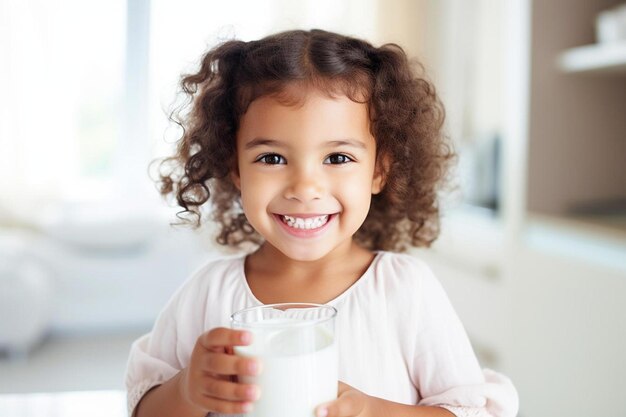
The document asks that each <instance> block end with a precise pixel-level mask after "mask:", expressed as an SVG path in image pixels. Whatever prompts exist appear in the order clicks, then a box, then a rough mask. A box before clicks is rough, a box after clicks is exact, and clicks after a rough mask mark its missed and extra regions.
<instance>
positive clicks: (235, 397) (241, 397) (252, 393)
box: [200, 378, 261, 401]
mask: <svg viewBox="0 0 626 417" xmlns="http://www.w3.org/2000/svg"><path fill="white" fill-rule="evenodd" d="M200 389H201V392H202V394H203V395H204V396H206V397H211V398H215V399H219V400H227V401H256V400H258V399H259V397H260V394H261V390H260V389H259V387H258V386H256V385H252V384H237V383H234V382H228V381H224V380H220V379H214V378H208V379H205V380H204V381H203V382H202V384H201V385H200Z"/></svg>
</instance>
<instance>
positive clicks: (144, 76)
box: [0, 0, 626, 417]
mask: <svg viewBox="0 0 626 417" xmlns="http://www.w3.org/2000/svg"><path fill="white" fill-rule="evenodd" d="M293 28H305V29H307V28H322V29H327V30H333V31H339V32H341V33H344V34H348V35H354V36H358V37H362V38H365V39H368V40H370V41H371V42H373V43H374V44H376V45H379V44H381V43H385V42H396V43H398V44H400V45H402V46H403V47H404V48H405V50H406V51H407V52H408V53H409V54H410V55H411V56H413V57H416V58H418V59H419V60H420V61H421V62H422V63H423V64H424V66H425V68H426V71H427V73H428V74H429V76H430V78H431V80H432V81H433V82H434V83H435V85H436V86H437V88H438V90H439V92H440V94H441V97H442V99H443V101H444V104H445V105H446V110H447V122H446V123H447V124H446V130H447V133H448V135H449V136H450V137H451V138H452V139H453V141H454V143H455V146H456V149H457V150H458V152H459V164H458V167H457V170H456V185H457V187H455V188H454V189H453V190H452V191H451V192H449V193H447V194H446V195H445V196H444V200H443V203H442V207H443V213H444V216H443V224H442V235H441V238H440V239H439V240H438V241H437V243H436V244H435V246H434V247H433V248H432V249H429V250H426V251H425V250H416V251H414V253H415V255H416V256H421V257H423V258H425V259H426V260H427V261H428V262H429V263H430V264H431V265H432V267H433V269H434V270H435V272H436V273H437V274H438V276H439V278H440V279H441V281H442V282H443V284H444V286H445V287H446V289H447V291H448V293H449V295H450V297H451V299H452V301H453V303H454V305H455V307H456V309H457V311H458V313H459V315H460V316H461V318H462V320H463V322H464V323H465V326H466V329H467V331H468V333H469V335H470V337H471V339H472V343H473V345H474V348H475V350H476V353H477V354H478V356H479V358H480V361H481V363H482V365H483V366H485V367H490V368H494V369H497V370H499V371H502V372H504V373H506V374H507V375H508V376H510V377H511V378H512V380H513V382H514V383H515V385H516V386H517V388H518V390H519V394H520V399H521V410H520V415H521V416H524V417H540V416H546V417H548V416H550V417H553V416H567V417H574V416H589V415H601V416H625V415H626V395H624V392H626V377H625V376H624V375H626V359H625V356H626V354H625V353H626V307H625V306H626V303H625V302H626V137H625V136H626V133H625V132H626V6H625V5H624V3H623V2H622V1H617V0H545V1H530V0H473V1H471V2H468V1H463V0H415V1H411V0H386V1H384V2H383V1H381V0H358V1H357V0H342V1H341V0H332V1H331V0H314V1H313V0H302V1H289V0H263V1H252V0H250V1H243V0H231V1H229V2H217V1H208V0H179V1H176V2H174V1H167V0H107V1H103V0H90V1H79V0H57V1H54V2H50V1H44V0H25V1H18V0H0V62H1V65H0V95H1V96H2V100H0V352H1V353H0V398H2V395H1V394H4V398H5V399H6V398H10V399H12V400H11V401H13V400H16V399H17V398H22V397H19V395H20V394H24V393H44V394H45V393H55V392H58V393H68V392H70V393H71V392H74V393H75V394H71V395H70V394H63V395H65V396H64V397H63V398H65V399H68V398H69V400H68V401H69V404H70V405H69V406H68V408H59V406H58V405H57V406H56V407H57V408H56V411H55V413H56V414H50V415H55V416H69V415H70V414H68V413H71V412H72V411H71V410H74V412H77V411H76V410H78V409H79V404H88V403H89V404H94V401H97V400H96V399H94V398H93V397H90V396H89V395H91V394H90V393H88V392H86V391H98V392H100V391H103V392H104V391H106V392H114V393H115V392H117V393H121V391H122V390H123V389H124V386H123V373H124V369H125V365H126V358H127V355H128V350H129V348H130V344H131V343H132V341H133V340H134V339H136V338H137V337H139V336H140V335H141V334H143V333H145V332H147V331H149V330H150V328H151V326H152V323H153V322H154V320H155V318H156V316H157V314H158V312H159V311H160V309H161V308H162V307H163V306H164V304H165V303H166V301H167V299H168V298H169V297H170V296H171V295H172V293H173V292H174V290H175V289H176V288H177V287H178V286H179V285H180V284H181V283H182V282H183V281H184V280H185V279H186V278H187V277H188V276H189V274H190V273H191V272H192V271H193V270H194V269H196V268H197V267H199V266H200V265H201V264H203V263H204V262H206V261H207V260H208V259H210V258H212V257H216V256H220V255H221V252H220V249H219V248H217V247H216V246H215V245H214V244H213V243H212V237H211V236H210V228H203V229H201V230H199V231H192V230H190V229H184V228H183V229H181V228H172V227H170V225H169V224H170V222H171V221H173V220H174V219H175V217H174V216H175V213H176V209H175V208H173V207H169V206H168V205H167V204H166V203H165V202H164V201H163V200H161V199H160V197H159V196H158V193H157V191H156V189H155V186H154V184H153V183H152V181H151V180H150V178H149V176H148V164H149V163H150V161H151V160H153V159H154V158H157V157H160V156H165V155H167V154H168V153H169V152H170V151H171V150H172V149H173V143H174V142H175V140H176V139H177V138H178V137H179V135H180V131H179V130H177V128H176V126H175V125H172V124H171V123H169V122H168V117H167V116H168V114H169V112H170V111H171V110H172V109H173V107H172V106H173V105H174V103H175V102H176V100H177V93H178V91H179V90H178V85H177V83H178V80H179V77H180V75H181V73H184V72H189V71H193V70H194V69H195V68H196V65H197V63H198V59H199V57H200V55H201V54H202V52H204V51H205V50H206V49H207V48H209V47H211V46H212V45H214V44H215V43H217V42H219V41H221V40H225V39H230V38H233V37H236V38H239V39H243V40H252V39H256V38H259V37H262V36H265V35H267V34H269V33H272V32H276V31H279V30H286V29H293ZM77 391H79V392H82V393H83V395H78V394H76V392H77ZM7 394H12V395H11V396H7ZM68 395H70V396H69V397H68ZM72 395H73V396H72ZM38 398H40V399H41V397H38ZM45 398H47V400H45V401H43V402H41V401H40V402H38V403H37V404H39V405H33V404H34V403H32V402H31V404H30V405H26V404H25V403H24V402H19V401H18V402H15V401H13V402H11V401H9V400H6V401H5V402H4V403H2V401H1V400H0V406H1V405H2V404H4V407H5V408H4V409H2V408H0V414H1V415H3V416H11V415H16V416H18V415H19V416H30V415H33V416H34V415H35V414H37V415H39V416H42V415H48V414H43V413H45V412H46V411H47V412H49V410H50V403H49V402H46V401H51V400H50V397H45ZM115 398H116V399H119V398H117V397H115ZM100 400H101V401H104V402H105V403H109V402H110V401H109V399H107V398H104V399H103V398H102V397H100ZM16 401H17V400H16ZM111 401H114V400H111ZM37 407H39V408H37ZM3 410H4V411H3ZM68 410H70V411H68ZM120 410H123V407H121V408H120ZM85 413H86V412H83V414H81V415H84V414H85ZM119 413H120V414H119V415H123V411H119ZM72 415H74V414H72ZM76 415H78V414H76ZM91 415H93V409H91ZM108 415H109V416H113V415H114V414H113V412H110V413H109V414H108ZM115 415H117V414H115Z"/></svg>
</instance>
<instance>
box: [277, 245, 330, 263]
mask: <svg viewBox="0 0 626 417" xmlns="http://www.w3.org/2000/svg"><path fill="white" fill-rule="evenodd" d="M279 250H280V251H281V252H282V254H283V255H285V256H286V257H288V258H289V259H292V260H294V261H300V262H312V261H317V260H319V259H322V258H323V257H325V256H326V255H328V254H329V253H330V252H331V251H330V250H328V249H321V248H295V247H293V246H292V247H288V248H280V249H279Z"/></svg>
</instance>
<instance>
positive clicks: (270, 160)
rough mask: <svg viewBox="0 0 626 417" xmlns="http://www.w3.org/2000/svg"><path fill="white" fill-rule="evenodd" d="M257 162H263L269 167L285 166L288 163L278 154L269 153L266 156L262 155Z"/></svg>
mask: <svg viewBox="0 0 626 417" xmlns="http://www.w3.org/2000/svg"><path fill="white" fill-rule="evenodd" d="M255 162H263V163H264V164H267V165H278V164H284V163H286V162H287V161H285V158H283V157H282V156H280V155H278V154H276V153H268V154H265V155H261V156H260V157H259V158H258V159H257V160H256V161H255Z"/></svg>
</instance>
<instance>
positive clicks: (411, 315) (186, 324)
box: [126, 30, 518, 417]
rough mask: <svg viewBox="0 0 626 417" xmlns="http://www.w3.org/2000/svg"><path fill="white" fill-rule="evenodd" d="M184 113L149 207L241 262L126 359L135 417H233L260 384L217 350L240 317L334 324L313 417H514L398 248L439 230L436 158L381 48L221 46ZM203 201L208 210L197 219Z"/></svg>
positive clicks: (415, 81)
mask: <svg viewBox="0 0 626 417" xmlns="http://www.w3.org/2000/svg"><path fill="white" fill-rule="evenodd" d="M182 86H183V89H184V91H185V92H186V93H187V94H188V95H189V96H190V98H191V108H190V111H189V112H188V113H186V116H185V117H184V120H183V121H182V122H181V124H182V126H183V128H184V133H183V136H182V138H181V140H180V142H179V145H178V149H177V153H176V155H175V156H173V157H171V158H168V159H166V160H164V161H163V163H162V165H161V166H162V167H163V168H169V170H168V171H164V172H162V174H161V180H162V182H161V186H162V188H161V192H162V194H164V195H166V196H168V195H174V196H176V198H177V201H178V203H179V205H180V206H182V208H183V209H184V211H183V212H182V213H183V214H186V215H189V216H190V217H188V218H186V219H187V220H189V219H191V220H194V221H195V224H196V225H199V224H200V222H201V219H202V217H203V214H205V210H204V208H205V207H210V213H211V215H212V217H213V219H214V220H216V221H217V224H218V225H219V226H220V230H219V236H218V238H217V241H218V242H219V243H220V244H223V245H228V246H230V247H241V246H242V245H246V244H248V245H250V244H253V245H254V246H253V247H254V250H253V251H251V252H249V253H247V254H244V255H238V256H230V257H227V258H224V259H220V260H217V261H212V262H210V263H208V264H207V265H206V266H204V267H203V268H201V269H200V270H198V271H197V272H196V273H195V274H194V275H193V276H192V277H191V278H190V279H189V280H188V281H186V283H185V284H184V285H183V286H182V287H181V288H180V289H179V290H178V291H177V293H176V294H175V295H174V296H173V298H172V299H171V300H170V302H169V303H168V304H167V306H166V307H165V309H164V310H163V311H162V312H161V314H160V316H159V318H158V320H157V322H156V324H155V326H154V329H153V331H152V332H151V333H150V334H148V335H145V336H143V337H141V338H140V339H139V340H137V341H136V342H135V343H134V344H133V346H132V348H131V352H130V358H129V362H128V369H127V375H126V384H127V388H128V401H129V412H130V413H131V414H132V415H135V416H137V417H150V416H155V417H156V416H181V417H182V416H189V417H192V416H205V415H207V414H211V415H217V414H237V413H245V412H247V411H249V410H250V409H251V407H254V401H255V400H256V399H257V398H259V396H260V395H263V393H262V392H259V390H258V387H256V386H254V385H246V384H242V383H238V379H237V376H238V375H255V374H257V373H259V372H263V370H262V365H263V364H262V363H260V362H258V361H256V360H254V359H247V358H243V357H240V356H237V355H235V354H234V352H233V346H238V345H246V344H249V343H250V341H251V335H250V334H248V333H247V332H244V331H235V330H231V329H229V325H230V321H229V317H230V315H231V314H232V313H234V312H235V311H238V310H241V309H243V308H247V307H252V306H257V305H262V304H271V303H284V302H309V303H319V304H329V305H331V306H333V307H335V308H336V309H337V310H338V315H337V319H336V332H337V334H338V335H340V336H339V341H338V343H339V362H340V369H339V377H340V384H339V392H338V398H337V399H336V400H335V401H333V402H332V403H329V404H320V405H319V406H318V407H317V409H316V413H317V415H318V416H327V417H348V416H359V417H381V416H394V417H402V416H407V417H408V416H450V415H457V416H498V417H500V416H502V417H508V416H514V415H515V414H516V412H517V405H518V400H517V393H516V391H515V388H514V387H513V385H512V384H511V382H510V381H509V380H508V379H507V378H506V377H504V376H503V375H500V374H498V373H495V372H493V371H490V370H484V371H483V370H481V368H480V367H479V364H478V362H477V360H476V357H475V355H474V353H473V351H472V348H471V346H470V343H469V341H468V338H467V335H466V333H465V331H464V329H463V326H462V325H461V323H460V321H459V319H458V317H457V316H456V314H455V312H454V310H453V308H452V306H451V305H450V302H449V301H448V299H447V297H446V295H445V294H444V291H443V289H442V287H441V286H440V284H439V283H438V281H437V279H436V278H435V277H434V276H433V274H432V272H431V271H430V269H429V268H428V267H427V266H426V265H425V264H424V263H423V262H422V261H420V260H419V259H417V258H416V257H414V256H409V255H406V254H399V253H394V252H391V251H392V250H393V251H396V252H398V251H402V250H404V249H405V248H406V247H407V246H416V247H420V246H429V245H430V243H432V242H433V241H434V240H435V238H436V237H437V234H438V215H439V212H438V205H437V191H438V189H439V186H440V185H441V183H442V182H443V180H444V178H445V174H446V169H447V167H448V165H449V163H450V160H451V158H452V151H451V150H450V147H449V146H448V144H447V143H446V141H445V140H444V136H443V135H442V123H443V118H444V114H443V108H442V106H441V104H440V102H439V99H438V98H437V96H436V94H435V90H434V88H433V87H432V85H431V84H430V83H428V82H427V81H425V80H424V79H422V78H420V77H419V76H418V75H417V74H415V73H413V72H412V70H411V67H410V65H409V63H408V60H407V57H406V55H405V54H404V52H403V51H402V49H401V48H400V47H398V46H397V45H393V44H388V45H384V46H382V47H380V48H375V47H373V46H372V45H370V44H369V43H367V42H365V41H362V40H359V39H355V38H350V37H345V36H342V35H339V34H335V33H330V32H325V31H321V30H312V31H290V32H283V33H279V34H276V35H273V36H269V37H266V38H264V39H261V40H258V41H253V42H241V41H228V42H225V43H223V44H221V45H219V46H218V47H216V48H214V49H212V50H211V51H209V52H208V53H207V54H206V55H204V57H203V59H202V64H201V68H200V70H199V71H198V72H197V73H196V74H193V75H189V76H187V77H185V78H183V81H182ZM209 205H210V206H209Z"/></svg>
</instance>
